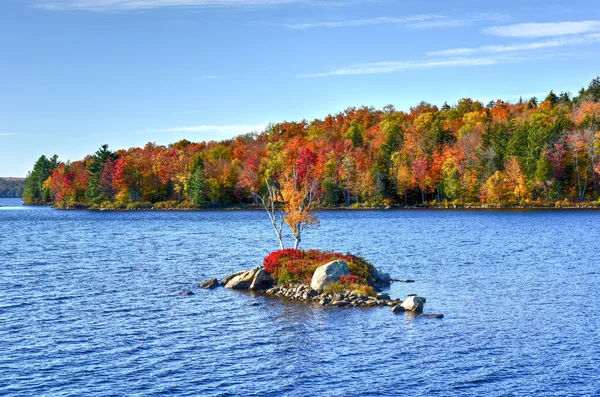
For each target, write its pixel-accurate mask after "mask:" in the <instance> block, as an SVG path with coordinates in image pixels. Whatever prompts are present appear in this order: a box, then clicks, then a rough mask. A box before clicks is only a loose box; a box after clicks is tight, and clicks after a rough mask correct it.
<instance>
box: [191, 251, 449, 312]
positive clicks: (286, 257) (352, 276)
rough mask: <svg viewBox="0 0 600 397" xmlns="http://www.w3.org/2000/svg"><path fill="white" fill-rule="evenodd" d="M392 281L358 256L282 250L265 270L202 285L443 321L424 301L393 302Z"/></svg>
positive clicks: (268, 259) (413, 297)
mask: <svg viewBox="0 0 600 397" xmlns="http://www.w3.org/2000/svg"><path fill="white" fill-rule="evenodd" d="M391 281H392V278H391V277H390V275H389V274H388V273H385V272H383V271H381V270H380V269H377V268H376V267H374V266H373V265H372V264H371V263H369V262H367V261H366V260H364V259H363V258H360V257H357V256H354V255H350V254H345V255H344V254H339V253H332V252H323V251H316V250H308V251H301V250H297V249H283V250H279V251H275V252H273V253H271V254H269V255H268V256H267V257H265V259H264V263H263V266H257V267H255V268H253V269H251V270H241V271H238V272H236V273H233V274H230V275H228V276H226V277H224V278H222V279H221V280H218V279H217V278H213V279H210V280H207V281H205V282H203V283H202V284H200V285H199V287H201V288H206V289H213V288H217V287H220V286H224V287H225V288H229V289H234V290H244V291H253V292H256V293H261V294H265V295H270V296H273V297H278V298H282V299H290V300H297V301H305V302H307V303H312V304H319V305H322V306H334V307H340V308H351V307H382V306H386V307H390V308H391V311H392V313H402V312H410V313H414V314H418V315H419V316H422V317H432V318H442V317H443V315H442V314H422V312H423V307H424V305H425V302H426V299H425V298H423V297H420V296H416V295H414V294H411V295H408V297H407V298H406V299H405V300H404V301H401V300H400V299H392V298H391V297H390V295H389V294H388V293H387V292H383V290H384V289H385V288H388V287H389V286H390V283H391ZM394 281H396V280H394ZM398 281H399V280H398ZM404 281H405V282H411V281H412V280H404Z"/></svg>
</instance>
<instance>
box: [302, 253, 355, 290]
mask: <svg viewBox="0 0 600 397" xmlns="http://www.w3.org/2000/svg"><path fill="white" fill-rule="evenodd" d="M348 274H350V269H349V268H348V264H347V263H346V262H345V261H343V260H341V259H338V260H336V261H332V262H329V263H326V264H325V265H323V266H319V267H318V268H317V270H315V272H314V273H313V276H312V281H311V282H310V287H311V288H312V289H315V290H322V289H323V287H325V286H326V285H328V284H331V283H335V282H336V281H339V279H340V277H341V276H347V275H348Z"/></svg>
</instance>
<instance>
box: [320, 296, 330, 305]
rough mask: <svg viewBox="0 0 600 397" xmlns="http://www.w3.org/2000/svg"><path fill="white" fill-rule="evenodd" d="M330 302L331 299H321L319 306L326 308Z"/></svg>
mask: <svg viewBox="0 0 600 397" xmlns="http://www.w3.org/2000/svg"><path fill="white" fill-rule="evenodd" d="M329 302H331V300H330V299H329V298H323V299H321V301H320V302H319V304H320V305H321V306H325V305H328V304H329Z"/></svg>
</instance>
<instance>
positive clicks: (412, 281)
mask: <svg viewBox="0 0 600 397" xmlns="http://www.w3.org/2000/svg"><path fill="white" fill-rule="evenodd" d="M402 282H403V283H414V282H415V280H402Z"/></svg>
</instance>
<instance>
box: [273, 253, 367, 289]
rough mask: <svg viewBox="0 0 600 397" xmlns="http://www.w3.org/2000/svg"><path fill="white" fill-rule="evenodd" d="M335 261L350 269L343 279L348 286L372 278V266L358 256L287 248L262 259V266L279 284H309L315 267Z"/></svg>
mask: <svg viewBox="0 0 600 397" xmlns="http://www.w3.org/2000/svg"><path fill="white" fill-rule="evenodd" d="M337 259H341V260H344V261H345V262H346V263H347V264H348V267H349V268H350V275H349V276H346V279H345V280H346V281H348V284H362V283H365V282H366V280H368V279H370V278H371V277H372V274H373V272H374V267H373V265H372V264H370V263H369V262H367V261H366V260H364V259H363V258H360V257H358V256H355V255H351V254H341V253H336V252H326V251H318V250H307V251H302V250H297V249H291V248H287V249H283V250H279V251H274V252H271V253H270V254H269V255H267V256H266V257H265V258H264V261H263V264H264V266H265V270H266V271H267V272H269V273H271V275H272V276H273V278H275V279H276V280H278V282H279V283H281V284H288V283H294V282H310V279H311V278H312V275H313V273H314V272H315V270H316V269H317V267H319V266H321V265H324V264H326V263H328V262H331V261H334V260H337ZM350 281H351V282H350ZM361 281H362V282H361ZM340 282H341V280H340Z"/></svg>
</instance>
